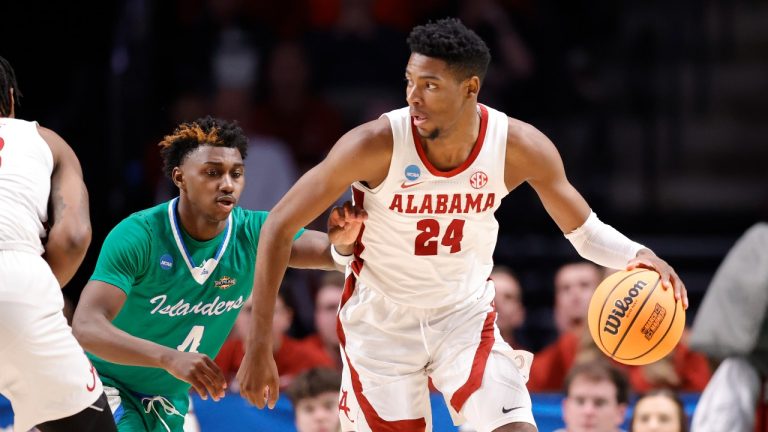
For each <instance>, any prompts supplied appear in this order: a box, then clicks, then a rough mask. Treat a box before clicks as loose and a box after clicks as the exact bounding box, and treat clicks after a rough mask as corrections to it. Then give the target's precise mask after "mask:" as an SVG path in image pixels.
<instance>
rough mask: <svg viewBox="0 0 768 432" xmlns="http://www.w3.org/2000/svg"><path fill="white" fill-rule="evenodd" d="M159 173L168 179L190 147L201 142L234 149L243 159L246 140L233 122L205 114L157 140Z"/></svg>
mask: <svg viewBox="0 0 768 432" xmlns="http://www.w3.org/2000/svg"><path fill="white" fill-rule="evenodd" d="M158 145H159V146H160V156H161V157H162V158H163V172H165V175H167V176H168V178H171V175H172V174H173V169H174V168H175V167H177V166H179V165H181V163H182V162H184V158H185V157H187V155H188V154H189V153H190V152H191V151H192V150H194V149H196V148H198V147H200V146H202V145H210V146H217V147H230V148H236V149H238V150H239V151H240V156H241V157H242V158H243V159H245V157H246V156H247V154H248V139H247V138H246V136H245V134H244V133H243V130H242V129H241V128H240V126H238V125H237V122H233V121H226V120H222V119H217V118H213V117H211V116H206V117H203V118H199V119H197V120H195V121H193V122H191V123H182V124H180V125H179V126H178V127H177V128H176V129H175V130H174V131H173V133H172V134H170V135H166V136H165V138H163V140H162V141H160V144H158Z"/></svg>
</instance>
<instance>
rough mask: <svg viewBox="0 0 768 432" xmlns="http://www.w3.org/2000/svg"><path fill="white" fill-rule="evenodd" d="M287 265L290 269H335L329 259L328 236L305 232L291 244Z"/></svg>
mask: <svg viewBox="0 0 768 432" xmlns="http://www.w3.org/2000/svg"><path fill="white" fill-rule="evenodd" d="M288 265H289V266H290V267H292V268H306V269H318V270H334V269H336V265H335V264H334V262H333V258H332V257H331V244H330V242H329V241H328V235H327V234H325V233H321V232H319V231H313V230H306V231H305V232H304V234H302V235H301V237H299V238H298V239H296V241H294V242H293V246H292V247H291V252H290V259H289V261H288Z"/></svg>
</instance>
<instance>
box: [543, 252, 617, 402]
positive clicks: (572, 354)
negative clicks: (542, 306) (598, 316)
mask: <svg viewBox="0 0 768 432" xmlns="http://www.w3.org/2000/svg"><path fill="white" fill-rule="evenodd" d="M602 278H603V270H602V268H601V267H600V266H598V265H597V264H594V263H591V262H588V261H578V262H574V263H567V264H565V265H563V266H561V267H560V268H559V269H558V270H557V272H556V273H555V279H554V285H555V305H554V321H555V326H556V328H557V332H558V338H557V340H556V341H555V342H553V343H552V344H550V345H548V346H546V347H545V348H544V349H543V350H541V351H540V352H538V353H537V354H536V356H535V358H534V362H533V365H532V366H531V376H530V379H529V380H528V389H529V390H531V391H558V390H560V389H561V388H563V382H564V380H565V376H566V374H567V373H568V369H569V368H570V367H571V365H572V364H573V362H574V360H575V358H576V355H577V352H578V351H579V346H580V343H581V342H580V341H581V337H582V335H583V334H584V333H587V336H588V331H587V330H586V319H587V311H588V309H589V301H590V300H591V299H592V293H593V292H594V291H595V288H597V285H598V284H599V283H600V281H601V280H602Z"/></svg>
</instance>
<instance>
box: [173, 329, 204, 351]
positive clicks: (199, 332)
mask: <svg viewBox="0 0 768 432" xmlns="http://www.w3.org/2000/svg"><path fill="white" fill-rule="evenodd" d="M204 330H205V326H199V325H198V326H194V327H192V330H190V331H189V334H188V335H187V338H186V339H184V342H182V343H181V345H179V346H177V347H176V349H177V350H179V351H188V352H193V353H196V352H197V349H198V348H200V342H201V341H202V340H203V331H204ZM187 348H189V349H187Z"/></svg>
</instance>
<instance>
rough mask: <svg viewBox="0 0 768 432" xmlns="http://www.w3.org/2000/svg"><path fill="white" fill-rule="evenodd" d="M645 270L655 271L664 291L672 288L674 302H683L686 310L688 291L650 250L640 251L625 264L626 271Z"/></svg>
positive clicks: (676, 276) (671, 269) (665, 263)
mask: <svg viewBox="0 0 768 432" xmlns="http://www.w3.org/2000/svg"><path fill="white" fill-rule="evenodd" d="M636 268H647V269H651V270H655V271H656V272H657V273H658V274H659V275H661V285H662V287H663V288H664V289H668V288H672V289H674V292H675V300H681V299H682V301H683V308H685V309H688V291H687V290H686V289H685V284H684V283H683V281H682V280H680V277H679V276H678V275H677V273H675V270H674V269H673V268H672V266H670V265H669V264H667V262H666V261H664V260H663V259H661V258H659V257H658V256H656V254H655V253H653V252H652V251H651V250H650V249H641V250H640V252H638V253H637V257H635V258H633V259H631V260H630V261H629V262H628V263H627V270H634V269H636Z"/></svg>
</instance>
